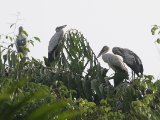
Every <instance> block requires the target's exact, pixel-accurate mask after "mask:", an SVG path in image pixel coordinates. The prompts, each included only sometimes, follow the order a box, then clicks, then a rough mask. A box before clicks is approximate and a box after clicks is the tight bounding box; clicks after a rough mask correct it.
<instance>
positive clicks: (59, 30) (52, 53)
mask: <svg viewBox="0 0 160 120" xmlns="http://www.w3.org/2000/svg"><path fill="white" fill-rule="evenodd" d="M66 26H67V25H63V26H59V27H56V29H55V31H56V33H55V34H54V35H53V37H52V38H51V40H50V41H49V45H48V61H49V62H52V61H53V60H54V59H55V58H56V56H57V52H56V49H57V47H58V45H59V43H60V41H61V40H62V38H63V34H64V32H63V28H65V27H66Z"/></svg>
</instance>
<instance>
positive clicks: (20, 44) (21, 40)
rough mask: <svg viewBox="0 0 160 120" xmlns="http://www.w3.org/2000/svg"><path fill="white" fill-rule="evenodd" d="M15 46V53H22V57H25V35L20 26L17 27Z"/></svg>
mask: <svg viewBox="0 0 160 120" xmlns="http://www.w3.org/2000/svg"><path fill="white" fill-rule="evenodd" d="M15 44H16V48H17V52H18V53H23V57H26V55H27V50H26V49H25V48H26V47H27V36H26V35H25V32H24V30H23V27H22V26H20V27H19V33H18V35H17V39H16V42H15Z"/></svg>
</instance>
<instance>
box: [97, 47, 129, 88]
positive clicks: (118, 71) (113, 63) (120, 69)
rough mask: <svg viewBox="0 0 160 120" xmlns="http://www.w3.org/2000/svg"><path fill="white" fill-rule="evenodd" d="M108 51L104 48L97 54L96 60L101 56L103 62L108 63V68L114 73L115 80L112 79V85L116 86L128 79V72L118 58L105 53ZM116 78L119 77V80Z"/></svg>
mask: <svg viewBox="0 0 160 120" xmlns="http://www.w3.org/2000/svg"><path fill="white" fill-rule="evenodd" d="M108 51H109V47H108V46H104V47H103V48H102V50H101V51H100V53H99V54H98V56H97V58H98V57H100V56H101V55H102V59H103V61H104V62H106V63H108V65H109V67H110V68H112V69H113V70H114V71H115V75H114V77H115V78H116V79H114V85H115V86H117V85H118V84H119V83H120V82H122V81H123V80H124V79H128V70H127V68H126V67H125V65H124V63H123V61H122V60H121V59H120V58H119V57H118V56H116V55H114V54H112V53H107V52H108ZM117 76H121V78H120V77H117ZM118 78H120V79H118Z"/></svg>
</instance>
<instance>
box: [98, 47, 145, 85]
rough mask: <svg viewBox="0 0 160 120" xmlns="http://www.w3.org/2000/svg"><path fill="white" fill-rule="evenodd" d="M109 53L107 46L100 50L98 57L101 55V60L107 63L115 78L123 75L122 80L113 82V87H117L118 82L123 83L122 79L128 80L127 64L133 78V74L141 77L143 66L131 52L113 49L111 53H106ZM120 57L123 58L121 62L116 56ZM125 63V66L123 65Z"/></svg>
mask: <svg viewBox="0 0 160 120" xmlns="http://www.w3.org/2000/svg"><path fill="white" fill-rule="evenodd" d="M108 51H109V47H108V46H104V47H103V48H102V50H101V51H100V53H99V55H98V56H97V58H98V57H100V56H101V55H102V59H103V61H104V62H106V63H108V65H109V67H110V68H111V69H113V70H114V71H115V77H116V75H117V76H118V75H119V74H121V75H123V78H122V79H121V80H119V81H114V85H115V86H117V85H118V84H119V83H120V82H122V81H123V79H128V70H127V68H126V67H125V64H127V66H128V67H130V68H131V70H132V73H133V74H132V76H134V77H135V74H136V75H137V76H138V77H140V76H141V75H143V65H142V61H141V59H140V58H139V57H138V55H136V54H135V53H134V52H133V51H131V50H129V49H126V48H120V47H114V48H113V49H112V52H113V53H114V54H112V53H107V52H108ZM117 55H119V56H121V57H122V58H123V61H122V60H121V59H120V58H119V57H118V56H117ZM124 63H125V64H124Z"/></svg>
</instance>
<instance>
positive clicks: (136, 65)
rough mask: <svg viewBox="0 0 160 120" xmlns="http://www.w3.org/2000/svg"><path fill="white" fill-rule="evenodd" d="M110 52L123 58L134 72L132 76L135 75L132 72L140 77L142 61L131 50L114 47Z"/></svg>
mask: <svg viewBox="0 0 160 120" xmlns="http://www.w3.org/2000/svg"><path fill="white" fill-rule="evenodd" d="M112 52H113V53H114V54H117V55H120V56H121V57H122V58H123V62H124V63H126V64H127V65H128V66H129V67H130V68H131V69H132V71H133V72H134V73H132V76H135V75H134V74H136V75H137V76H138V77H140V74H141V75H143V65H142V61H141V59H140V58H139V57H138V55H136V54H135V53H134V52H133V51H131V50H129V49H126V48H120V47H114V48H113V49H112Z"/></svg>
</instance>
